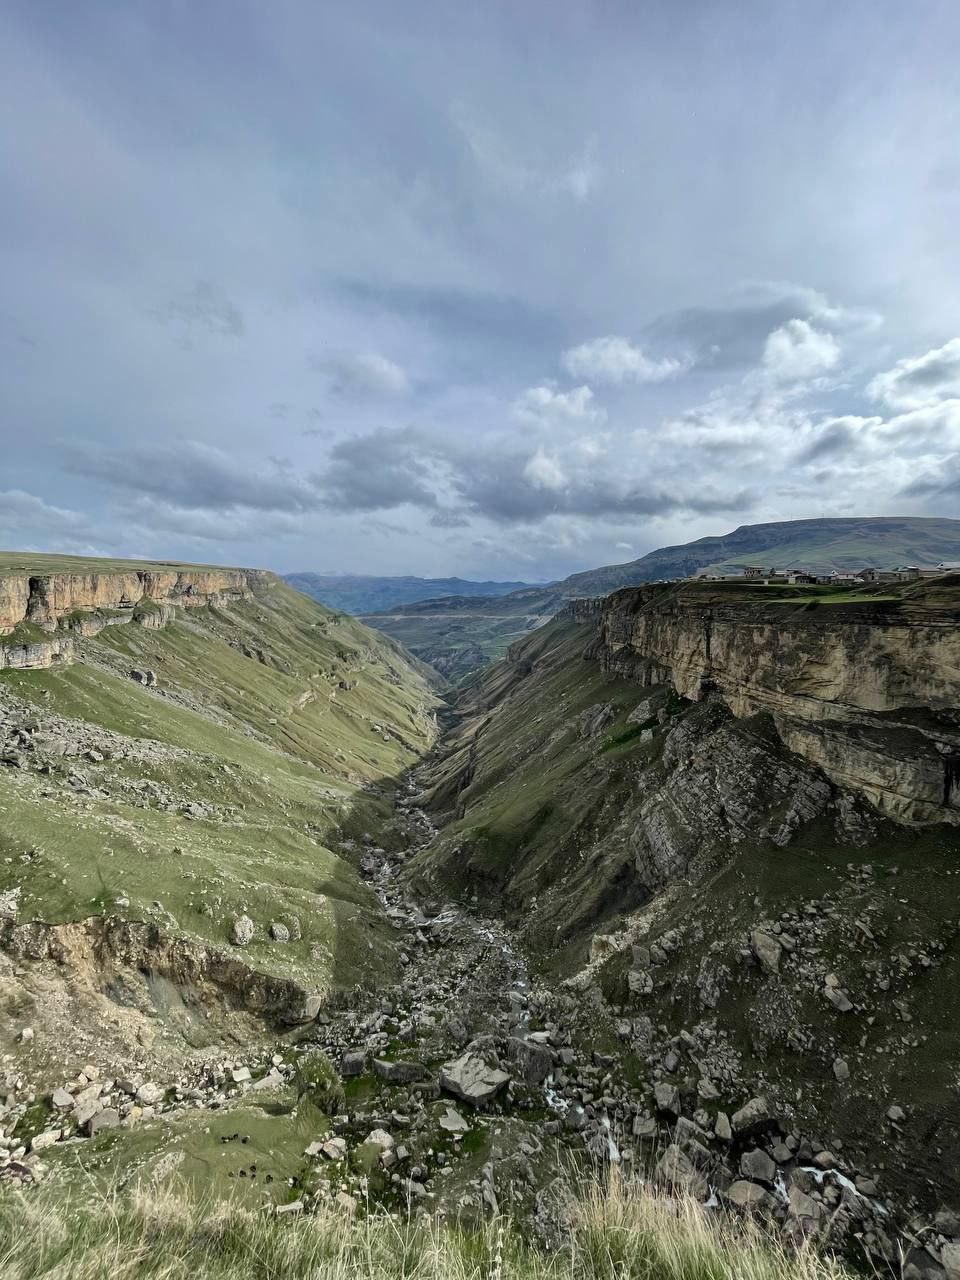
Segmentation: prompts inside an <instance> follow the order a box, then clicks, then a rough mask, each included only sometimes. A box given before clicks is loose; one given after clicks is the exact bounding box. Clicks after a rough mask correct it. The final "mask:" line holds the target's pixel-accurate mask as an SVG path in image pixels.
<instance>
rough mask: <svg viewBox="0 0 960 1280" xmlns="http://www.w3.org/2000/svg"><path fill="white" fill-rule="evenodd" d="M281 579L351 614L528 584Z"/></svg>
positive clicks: (500, 592)
mask: <svg viewBox="0 0 960 1280" xmlns="http://www.w3.org/2000/svg"><path fill="white" fill-rule="evenodd" d="M284 581H285V582H289V583H290V585H291V586H292V587H295V588H296V589H297V591H302V592H303V593H304V595H307V596H310V598H311V599H312V600H319V602H320V603H321V604H325V605H326V606H327V608H328V609H342V610H344V611H345V612H346V613H353V614H362V613H376V612H378V611H379V610H381V609H393V608H396V607H397V605H405V604H412V603H414V602H416V601H418V600H435V599H437V598H439V597H441V596H505V595H508V594H509V593H510V592H511V591H521V590H523V589H525V588H526V587H528V586H529V585H530V584H529V583H527V582H471V581H470V580H469V579H467V578H410V577H399V578H389V577H388V578H378V577H375V576H373V575H368V574H349V573H330V574H323V573H288V574H285V575H284Z"/></svg>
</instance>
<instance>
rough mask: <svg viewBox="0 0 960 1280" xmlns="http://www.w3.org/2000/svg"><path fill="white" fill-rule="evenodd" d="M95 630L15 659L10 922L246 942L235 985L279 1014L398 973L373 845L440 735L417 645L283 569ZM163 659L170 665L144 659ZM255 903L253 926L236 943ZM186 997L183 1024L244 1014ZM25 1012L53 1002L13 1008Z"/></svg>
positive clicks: (2, 804) (194, 949) (167, 940)
mask: <svg viewBox="0 0 960 1280" xmlns="http://www.w3.org/2000/svg"><path fill="white" fill-rule="evenodd" d="M91 566H92V567H93V568H94V569H95V570H97V571H100V572H104V571H106V569H107V566H106V565H103V564H98V563H97V562H91ZM110 567H112V565H111V566H110ZM123 567H124V568H126V567H127V566H125V565H124V566H123ZM15 638H16V637H8V643H9V642H10V641H12V640H14V639H15ZM2 643H3V640H2V638H0V644H2ZM76 643H77V644H78V646H79V649H80V652H79V657H78V660H77V661H75V662H73V663H72V664H70V665H54V666H51V667H50V668H48V669H40V670H15V669H8V670H3V671H0V756H2V763H0V815H2V821H0V902H5V903H6V904H7V905H8V907H10V910H8V911H7V912H5V913H4V914H5V916H6V917H7V918H6V919H0V927H2V926H4V925H5V926H6V928H7V930H8V934H7V936H6V939H5V941H6V944H7V945H12V946H13V948H14V950H16V948H17V947H18V946H26V945H28V943H27V940H26V937H25V936H24V937H19V935H17V936H16V937H15V936H14V934H15V930H16V928H17V927H18V926H17V921H30V920H40V921H43V922H45V926H57V925H60V924H64V925H68V924H69V923H70V922H77V921H90V920H93V921H94V924H93V925H92V926H90V929H88V934H89V937H90V939H91V941H90V945H91V946H94V947H95V948H100V947H103V946H104V945H107V946H110V945H113V944H112V943H108V942H105V939H107V938H108V937H110V936H112V935H116V937H117V938H119V939H122V941H121V942H117V943H116V945H117V946H121V947H127V948H129V949H132V950H133V951H136V949H137V948H138V947H139V948H141V949H142V951H143V954H142V956H139V957H136V956H135V961H136V962H138V963H140V964H142V965H143V966H144V967H145V968H149V967H150V966H151V964H155V965H156V966H157V968H158V969H161V968H163V967H164V964H166V966H167V970H170V969H171V968H172V969H174V970H175V969H177V966H178V965H179V966H180V967H181V968H182V969H183V970H185V971H190V972H194V973H195V974H196V973H206V972H208V971H210V970H211V967H212V968H213V969H216V966H217V963H219V962H217V961H215V960H211V959H210V957H216V956H218V955H220V956H224V955H225V956H227V957H228V961H229V963H227V964H226V966H225V967H223V966H222V968H223V973H224V974H226V975H227V976H226V977H224V978H223V981H222V982H220V983H219V985H220V996H224V997H225V998H226V1002H227V1005H228V1006H232V1007H233V1010H234V1012H236V1011H237V1010H242V1009H243V1007H244V1004H245V1003H248V1004H249V1005H250V1006H251V1007H253V1006H257V1005H259V1006H260V1007H259V1009H258V1010H257V1011H258V1012H261V1013H264V1012H265V1013H266V1015H267V1018H268V1021H275V1020H277V1019H280V1020H282V1019H283V1017H284V1016H286V1015H287V1014H289V1013H290V1012H291V1009H290V1008H287V1005H289V1004H290V1003H291V1002H294V1003H295V1002H296V1000H297V999H298V998H299V997H298V996H297V993H298V992H300V993H313V992H316V993H319V994H320V995H321V996H324V997H326V996H327V995H329V994H330V993H331V992H333V991H335V990H337V989H342V988H346V987H350V986H352V985H353V984H355V983H356V982H364V983H371V982H376V981H377V980H378V977H380V976H383V975H387V974H389V973H391V972H392V970H393V966H394V965H395V955H394V948H393V943H392V938H391V931H390V929H389V927H388V926H387V925H386V924H385V922H384V921H383V917H382V915H381V913H380V912H379V909H378V905H377V903H376V900H375V898H374V896H373V894H372V893H371V892H370V891H369V889H367V888H365V887H364V886H363V884H362V883H361V881H360V879H359V878H358V876H357V872H356V866H355V863H356V860H357V858H358V857H359V853H358V852H355V850H359V849H360V848H362V846H363V845H364V844H365V843H369V842H375V843H378V844H379V843H382V842H384V841H387V842H389V840H390V838H391V836H390V829H389V828H390V824H391V823H392V821H393V810H392V805H391V796H392V785H393V780H394V779H395V778H396V777H397V776H398V775H399V774H400V773H401V772H402V771H403V770H404V769H405V768H407V767H408V766H409V765H410V764H411V763H412V762H413V761H414V760H416V759H417V758H418V757H419V756H420V755H421V754H422V753H423V752H424V750H426V749H427V748H428V747H429V745H430V743H431V742H432V740H433V736H434V721H433V706H434V703H435V697H434V695H433V693H432V692H431V689H430V686H429V685H428V683H427V681H426V680H425V679H424V678H423V675H422V674H421V672H420V671H419V670H418V669H417V664H416V662H415V660H413V659H410V660H408V659H407V658H406V657H405V656H404V655H403V654H402V652H401V651H400V650H399V649H398V648H397V647H396V646H395V645H394V643H393V642H392V641H390V640H388V639H387V638H386V637H384V636H380V635H378V634H377V633H375V632H371V631H369V630H368V629H367V628H365V627H363V626H362V625H361V624H360V623H358V622H356V621H354V620H353V619H352V618H349V617H346V616H345V615H335V614H332V613H330V612H329V611H328V610H326V609H324V608H323V607H321V606H320V605H317V604H316V603H314V602H313V601H311V600H308V599H307V598H306V597H305V596H303V595H300V594H299V593H297V592H295V591H294V590H293V589H292V588H290V587H288V586H286V585H285V584H283V583H282V582H280V581H278V580H276V579H273V578H267V579H266V585H265V586H263V588H262V589H261V590H258V593H257V595H256V597H255V598H254V599H252V600H250V601H243V602H236V603H232V604H230V605H229V607H219V606H207V607H201V608H196V607H194V608H191V609H189V610H178V611H177V613H176V617H175V619H174V621H173V622H171V623H169V624H168V625H167V626H166V627H164V628H162V629H154V628H152V627H147V626H140V625H135V624H133V623H130V622H128V623H127V625H110V626H107V627H106V628H105V629H104V630H102V631H100V633H99V634H98V635H96V636H95V637H93V638H86V639H78V640H77V642H76ZM145 671H149V672H151V673H153V674H154V675H155V678H156V685H155V687H146V686H145V685H144V684H143V683H140V682H138V680H137V679H135V678H131V676H132V674H135V673H137V672H145ZM11 904H12V906H11ZM11 914H12V918H10V917H11ZM241 916H247V917H249V919H250V920H251V921H252V922H253V926H254V931H253V936H252V939H251V940H250V941H249V943H247V944H246V945H243V946H235V945H233V943H234V938H233V929H234V925H235V922H236V921H237V919H238V918H239V917H241ZM271 925H275V926H280V927H279V928H275V929H273V930H271ZM144 927H146V928H147V930H148V933H147V934H145V933H144ZM111 931H112V934H111ZM150 931H152V932H150ZM148 935H149V936H148ZM18 938H19V940H18ZM144 939H146V940H144ZM29 945H31V946H37V945H40V943H38V942H37V941H36V939H34V942H32V943H29ZM43 945H48V943H47V942H44V943H43ZM49 945H53V946H54V947H56V946H60V945H64V944H63V943H62V940H61V941H54V942H51V943H49ZM76 945H77V946H80V945H81V943H80V941H79V939H78V940H77V942H76ZM83 945H84V946H85V945H87V944H86V942H84V943H83ZM178 948H179V950H178ZM151 952H153V953H155V955H156V958H155V959H154V960H151V958H150V955H151ZM171 956H172V957H173V958H172V959H171ZM164 957H166V959H165V960H164ZM231 966H232V968H231ZM265 979H276V980H277V982H276V983H275V984H274V985H273V986H271V985H270V983H269V981H268V982H267V984H266V986H265V987H264V986H263V981H264V980H265ZM277 984H279V985H277ZM198 985H199V986H201V987H202V986H203V983H200V984H198ZM214 985H216V984H214ZM208 994H209V992H208ZM198 998H199V997H198ZM218 998H219V997H218ZM174 1003H175V1005H176V1006H177V1007H176V1009H175V1010H174V1011H173V1013H172V1014H171V1019H172V1021H171V1026H170V1027H169V1028H165V1029H169V1030H171V1032H176V1033H177V1034H178V1035H180V1034H182V1035H186V1036H187V1039H188V1041H191V1042H193V1041H196V1042H197V1043H202V1042H203V1041H204V1040H205V1039H207V1038H209V1034H210V1033H208V1032H207V1031H206V1030H205V1028H204V1023H205V1022H206V1023H211V1020H212V1025H213V1026H215V1025H216V1024H217V1023H218V1021H219V1020H220V1019H221V1015H222V1016H223V1017H224V1018H228V1017H229V1015H228V1013H227V1011H226V1010H225V1009H223V1008H220V1009H219V1012H217V1011H213V1012H212V1011H211V1008H208V1009H207V1010H206V1012H205V1013H202V1014H201V1013H200V1012H199V1011H198V1010H196V1009H194V1010H192V1011H188V1010H187V1009H186V1008H183V1007H180V1004H182V1001H179V1002H178V1001H175V1002H174ZM188 1003H189V1002H188ZM7 1014H9V1010H8V1011H6V1013H5V1012H4V1011H3V1010H0V1020H4V1019H5V1018H6V1016H7ZM25 1016H31V1017H33V1018H35V1019H36V1020H37V1021H38V1024H42V1021H43V1017H44V1014H43V1009H42V1007H38V1008H37V1009H36V1010H34V1011H33V1012H32V1013H31V1011H30V1010H29V1009H27V1010H24V1009H20V1008H18V1009H17V1011H16V1013H15V1015H14V1018H13V1022H12V1023H11V1026H10V1027H8V1028H7V1029H8V1030H12V1027H13V1025H15V1024H16V1021H17V1020H19V1021H22V1020H23V1019H24V1017H25ZM160 1025H161V1027H162V1026H163V1019H161V1023H160ZM105 1034H106V1033H105ZM107 1038H108V1039H109V1035H107ZM39 1039H40V1036H39V1035H38V1040H39ZM47 1051H48V1052H49V1044H48V1046H47ZM37 1065H38V1067H40V1066H42V1064H37Z"/></svg>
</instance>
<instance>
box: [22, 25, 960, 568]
mask: <svg viewBox="0 0 960 1280" xmlns="http://www.w3.org/2000/svg"><path fill="white" fill-rule="evenodd" d="M958 47H960V5H958V4H957V3H956V2H955V0H914V3H912V4H909V5H905V4H903V3H902V2H900V0H896V2H893V0H844V3H843V4H837V3H836V0H827V2H822V0H799V2H797V3H794V2H793V0H738V3H736V4H732V5H718V4H716V3H713V2H712V0H681V2H680V3H678V0H644V2H642V3H641V2H638V0H524V3H516V2H515V0H511V2H510V3H506V2H499V0H483V2H482V3H475V2H474V0H443V2H441V0H405V2H404V3H403V4H397V3H395V0H391V2H384V3H381V2H380V0H349V3H348V2H346V0H324V3H323V4H315V3H312V2H311V0H257V2H254V0H204V3H202V4H196V3H192V2H191V0H115V2H114V0H83V2H82V3H77V2H76V0H4V3H3V4H2V5H0V192H2V196H0V281H2V283H0V547H5V548H9V549H14V548H16V549H33V550H46V551H63V552H74V553H78V554H88V555H89V554H103V555H108V556H142V557H150V558H164V559H167V558H176V559H189V560H197V561H203V562H209V563H225V564H248V565H258V566H261V565H262V566H265V567H270V568H274V569H277V570H279V571H281V572H286V571H293V570H316V571H321V572H323V571H331V570H333V571H344V572H366V573H377V574H392V573H414V574H422V575H428V576H432V575H445V574H459V575H461V576H465V577H476V578H502V579H525V580H528V581H538V580H543V579H549V578H555V577H560V576H563V575H564V574H566V573H568V572H573V571H577V570H580V569H584V568H588V567H591V566H595V565H600V564H608V563H612V562H621V561H627V560H631V559H634V558H636V557H638V556H640V555H642V554H644V553H645V552H646V551H649V550H651V549H653V548H655V547H658V546H663V545H668V544H672V543H678V542H686V541H688V540H690V539H692V538H696V537H700V536H703V535H705V534H715V533H723V532H726V531H728V530H730V529H732V528H734V527H736V526H737V525H739V524H744V523H754V522H760V521H768V520H787V519H791V518H800V517H812V516H821V515H838V516H843V515H897V514H910V515H945V516H954V515H956V516H960V287H958V286H960V234H958V228H960V59H958V58H957V56H956V51H957V48H958Z"/></svg>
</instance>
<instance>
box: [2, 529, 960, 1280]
mask: <svg viewBox="0 0 960 1280" xmlns="http://www.w3.org/2000/svg"><path fill="white" fill-rule="evenodd" d="M441 584H442V585H441ZM296 587H302V588H303V589H302V590H298V589H295V588H296ZM468 588H470V589H471V590H472V589H473V588H476V591H475V594H468ZM421 590H425V591H430V590H433V591H435V592H436V593H437V594H434V595H433V596H429V595H428V596H423V597H420V596H418V594H417V593H418V592H420V591H421ZM448 591H449V593H450V594H446V595H444V594H442V593H445V592H448ZM336 592H339V594H335V593H336ZM311 595H319V596H320V599H317V598H310V596H311ZM321 600H322V602H321ZM350 604H353V606H354V607H355V608H356V609H357V611H358V612H360V613H362V617H360V618H358V617H354V616H352V612H353V611H352V610H351V608H350V607H349V606H350ZM958 707H960V521H953V520H935V519H929V520H928V519H920V518H917V519H913V518H893V517H891V518H871V519H867V518H864V519H847V520H838V519H829V520H828V519H824V520H809V521H791V522H784V523H780V524H769V525H755V526H743V527H742V528H740V529H737V530H735V531H734V532H733V533H731V534H729V535H727V536H725V537H719V538H711V539H701V540H700V541H698V542H694V543H690V544H687V545H685V546H682V547H670V548H664V549H662V550H661V551H657V552H652V553H650V555H648V556H645V557H643V558H642V559H640V560H638V561H634V562H632V563H630V564H626V565H617V566H608V567H605V568H601V569H597V570H594V571H591V572H589V573H583V574H576V575H573V576H572V577H570V578H567V579H565V580H564V581H562V582H559V583H553V584H549V585H546V586H543V585H537V584H533V585H531V584H524V583H514V582H508V583H482V584H470V583H466V582H465V581H464V580H461V579H449V580H426V581H424V580H418V579H412V578H406V579H399V580H398V579H389V578H382V579H378V578H356V577H349V576H342V577H341V576H340V575H320V576H317V575H311V574H309V573H304V574H297V575H291V577H290V579H289V580H287V581H284V580H283V579H282V578H280V577H278V576H277V575H275V574H273V573H271V572H268V571H266V570H260V569H244V568H225V567H220V566H209V565H193V564H185V563H174V562H165V561H138V562H133V561H106V560H97V559H92V558H90V559H79V558H73V557H68V556H59V555H50V556H45V555H39V554H35V553H27V552H23V553H21V552H16V551H14V552H5V553H0V990H2V998H0V1045H2V1064H0V1074H2V1081H3V1088H2V1090H0V1230H2V1232H3V1233H4V1238H5V1239H7V1240H9V1241H10V1242H11V1243H10V1244H9V1245H5V1246H4V1248H7V1249H8V1252H7V1253H6V1254H5V1255H4V1254H3V1253H2V1251H0V1256H2V1257H3V1262H4V1266H5V1270H6V1271H7V1273H8V1274H10V1275H13V1276H20V1275H22V1276H28V1275H44V1274H50V1275H52V1274H63V1275H71V1276H72V1275H77V1276H81V1275H82V1276H94V1275H97V1274H111V1275H124V1276H126V1275H129V1276H131V1277H132V1276H139V1275H143V1276H147V1275H151V1276H152V1275H158V1276H159V1275H161V1274H164V1275H181V1274H183V1275H186V1274H188V1269H189V1268H192V1272H189V1273H192V1274H209V1275H218V1276H219V1275H223V1276H233V1275H240V1274H245V1275H264V1276H266V1275H301V1274H302V1275H305V1276H306V1275H317V1274H331V1275H344V1276H347V1275H371V1276H372V1275H378V1276H387V1275H390V1276H393V1275H397V1276H399V1275H401V1274H407V1275H410V1274H414V1275H418V1276H427V1275H435V1276H438V1277H439V1276H454V1275H456V1276H461V1275H462V1276H466V1275H488V1274H489V1275H493V1274H497V1275H501V1276H507V1275H511V1276H513V1275H515V1276H524V1277H531V1278H532V1277H541V1276H542V1277H544V1278H545V1277H547V1276H548V1275H550V1276H559V1275H563V1276H570V1277H573V1276H582V1277H596V1278H597V1280H600V1277H604V1278H605V1280H612V1277H614V1276H616V1275H617V1274H627V1275H631V1276H640V1275H644V1276H647V1275H649V1276H650V1277H651V1280H652V1277H653V1276H661V1275H668V1274H669V1275H674V1276H677V1277H678V1280H679V1277H681V1276H683V1277H688V1276H689V1277H690V1280H694V1277H700V1276H703V1275H704V1274H706V1273H707V1272H709V1273H710V1274H724V1275H733V1274H741V1273H745V1271H749V1272H751V1273H755V1274H757V1275H758V1276H759V1275H761V1274H762V1275H764V1276H770V1277H773V1276H778V1277H780V1276H782V1277H788V1276H789V1277H791V1278H792V1277H794V1276H797V1277H799V1275H800V1273H801V1272H802V1273H803V1275H804V1276H807V1275H809V1276H810V1277H811V1280H812V1277H814V1276H816V1277H820V1276H823V1277H824V1280H826V1278H827V1277H828V1276H829V1277H840V1276H842V1275H843V1274H845V1273H848V1272H849V1273H855V1272H856V1273H862V1272H866V1271H870V1272H875V1271H876V1270H877V1269H881V1270H887V1269H890V1270H895V1271H896V1272H897V1273H899V1274H901V1275H902V1276H904V1277H905V1280H955V1278H956V1276H957V1275H960V1108H958V1103H957V1090H958V1061H957V1044H958V1043H960V1006H958V1003H957V1001H956V997H955V993H956V989H957V985H958V982H960V936H958V934H960V916H958V912H957V906H956V903H957V876H958V874H960V860H958V854H960V711H958ZM603 1187H606V1188H607V1190H606V1191H603V1190H600V1189H598V1188H603ZM618 1188H619V1190H618ZM703 1206H707V1207H706V1208H704V1207H703ZM390 1214H393V1215H395V1216H394V1217H393V1218H391V1217H389V1215H390ZM438 1221H442V1222H445V1223H447V1224H458V1230H456V1231H454V1230H452V1229H451V1228H450V1227H449V1226H448V1227H438V1226H436V1225H435V1224H436V1223H437V1222H438ZM431 1224H434V1225H431ZM438 1233H440V1234H439V1235H438ZM118 1240H119V1241H120V1242H121V1245H120V1247H118V1245H117V1241H118ZM14 1241H18V1242H19V1244H17V1245H14V1243H13V1242H14ZM158 1241H162V1242H163V1245H162V1248H160V1247H159V1246H158V1245H157V1242H158ZM438 1241H442V1243H438ZM24 1242H27V1245H28V1248H27V1252H26V1253H25V1252H24ZM25 1258H28V1260H27V1261H24V1259H25ZM404 1260H405V1261H404ZM621 1264H622V1265H621ZM163 1265H166V1266H167V1267H168V1269H167V1271H163V1270H161V1267H162V1266H163ZM402 1266H406V1267H407V1271H406V1272H403V1270H402ZM58 1267H59V1268H60V1270H59V1271H58V1270H57V1268H58ZM618 1267H619V1268H620V1270H619V1271H618V1269H617V1268H618ZM18 1268H19V1270H18ZM31 1268H32V1269H31ZM84 1268H85V1269H84ZM170 1268H173V1269H170ZM178 1268H179V1269H178ZM338 1268H339V1270H338ZM431 1268H432V1269H431ZM551 1268H552V1269H551ZM578 1268H579V1269H578ZM591 1268H592V1269H591Z"/></svg>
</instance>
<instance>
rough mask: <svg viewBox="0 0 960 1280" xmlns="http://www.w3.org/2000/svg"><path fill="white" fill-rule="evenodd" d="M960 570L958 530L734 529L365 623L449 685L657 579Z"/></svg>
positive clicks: (837, 524) (915, 520)
mask: <svg viewBox="0 0 960 1280" xmlns="http://www.w3.org/2000/svg"><path fill="white" fill-rule="evenodd" d="M954 560H960V520H948V519H946V518H939V517H926V516H844V517H831V516H825V517H822V518H820V519H815V520H783V521H776V522H772V523H768V524H745V525H740V526H739V527H738V528H736V529H734V530H733V531H732V532H731V533H728V534H723V535H721V536H718V537H706V538H698V539H697V540H696V541H695V542H687V543H681V544H678V545H676V546H670V547H660V548H658V549H657V550H656V551H651V552H649V553H648V554H647V555H645V556H641V557H640V559H639V560H631V561H628V562H627V563H625V564H611V565H603V566H601V567H600V568H597V569H587V570H585V571H584V572H582V573H574V574H571V575H570V576H569V577H567V578H564V579H562V580H561V581H560V582H553V583H549V584H548V585H546V586H538V587H525V588H523V589H521V590H518V591H515V592H512V593H511V594H509V595H503V596H500V597H498V598H497V599H481V598H478V597H477V596H470V595H467V596H450V597H448V598H446V599H444V600H436V601H430V602H424V601H422V600H421V601H415V602H410V603H409V604H408V605H406V606H399V607H397V609H396V611H391V610H390V607H389V606H387V607H386V609H385V610H384V612H389V613H390V616H389V617H384V616H380V617H377V616H371V614H372V613H373V612H374V611H371V614H368V615H366V616H365V618H364V621H366V622H367V623H369V625H371V626H374V627H377V628H379V629H380V630H381V631H385V632H386V633H387V634H388V635H390V636H392V637H393V638H394V639H395V640H399V641H400V643H401V644H403V645H405V646H406V648H407V649H409V650H410V651H411V652H412V653H415V654H416V655H417V657H419V658H421V659H422V660H423V661H424V662H429V663H431V665H435V666H437V667H438V668H439V669H440V670H441V671H443V672H444V674H446V675H447V676H448V677H450V678H453V679H455V678H457V677H458V676H462V675H464V674H466V672H468V671H470V670H474V669H476V668H477V667H478V666H482V665H483V663H484V662H487V661H490V660H491V659H492V658H499V657H501V656H502V655H503V653H504V652H505V651H506V648H507V647H508V646H509V645H510V644H512V643H513V641H514V640H516V639H518V638H519V637H520V636H522V635H524V634H525V633H526V632H528V631H530V630H531V629H532V628H533V627H536V626H538V625H539V624H540V623H541V622H543V621H545V620H546V619H547V618H548V617H552V615H553V614H554V613H556V612H557V610H558V609H560V608H561V607H562V606H563V604H564V603H565V602H566V601H567V600H570V599H574V598H576V597H578V596H603V595H608V594H609V593H610V592H611V591H616V590H618V589H619V588H620V587H631V586H636V585H638V584H639V583H641V582H656V581H658V580H659V579H661V578H686V577H691V576H692V575H694V574H696V573H698V572H699V571H700V570H702V569H711V570H720V569H723V570H725V571H727V572H736V571H737V570H738V569H741V568H742V567H743V566H744V565H745V564H751V563H762V564H763V565H764V566H765V567H767V568H773V567H776V568H790V567H794V566H802V567H804V568H809V569H816V570H818V571H820V572H827V573H828V572H830V571H831V570H833V569H836V570H838V571H849V570H851V569H863V568H867V567H868V566H875V567H877V568H889V567H892V566H895V565H903V564H923V565H931V564H939V563H940V562H941V561H954Z"/></svg>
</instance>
